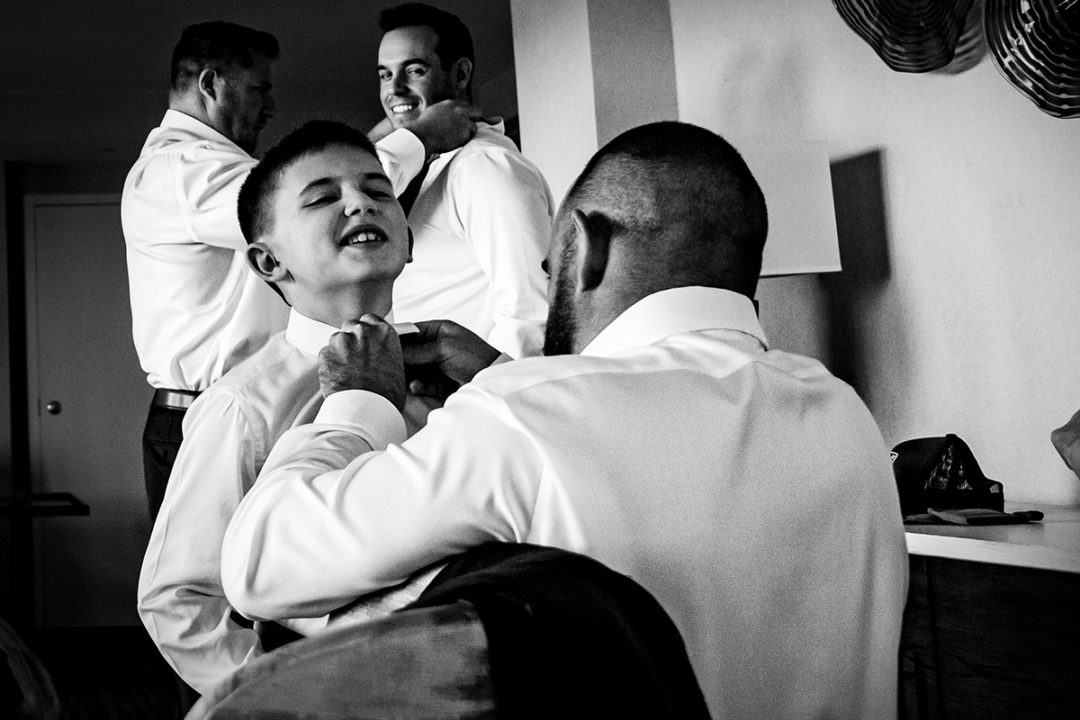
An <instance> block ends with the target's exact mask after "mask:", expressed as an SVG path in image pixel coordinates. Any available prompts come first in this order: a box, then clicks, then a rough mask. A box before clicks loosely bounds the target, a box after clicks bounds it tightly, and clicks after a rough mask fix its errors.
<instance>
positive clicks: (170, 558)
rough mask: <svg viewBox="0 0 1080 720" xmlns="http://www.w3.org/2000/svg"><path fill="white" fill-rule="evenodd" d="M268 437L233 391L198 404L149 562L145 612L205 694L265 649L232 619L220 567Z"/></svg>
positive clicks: (165, 650)
mask: <svg viewBox="0 0 1080 720" xmlns="http://www.w3.org/2000/svg"><path fill="white" fill-rule="evenodd" d="M264 435H265V431H262V429H261V428H259V429H254V428H252V427H251V425H250V423H249V422H248V420H247V417H246V414H245V413H244V411H243V407H242V404H241V401H240V400H239V399H238V398H236V397H234V396H232V395H230V394H225V393H213V392H211V393H207V394H204V395H203V396H202V397H200V398H199V399H198V400H197V401H196V402H195V404H194V405H192V407H191V408H190V409H189V410H188V412H187V415H186V416H185V418H184V441H183V443H182V444H181V446H180V452H179V454H178V455H177V458H176V464H175V465H174V466H173V470H172V474H171V475H170V477H169V484H168V486H167V490H166V494H165V500H164V502H163V503H162V507H161V510H160V512H159V514H158V518H157V521H156V522H155V523H154V528H153V531H152V532H151V535H150V542H149V545H148V546H147V550H146V555H145V558H144V560H143V566H142V571H141V573H140V577H139V603H138V609H139V615H140V617H141V618H142V621H143V624H144V625H145V626H146V629H147V631H149V633H150V636H151V637H152V638H153V640H154V642H155V643H156V644H157V646H158V648H160V649H161V652H162V654H163V655H164V656H165V658H166V659H167V660H168V661H169V664H170V665H172V666H173V668H174V669H175V670H176V672H177V673H178V674H179V675H180V676H181V677H182V678H184V680H185V681H186V682H187V683H188V684H190V685H191V686H192V687H194V688H195V689H196V690H198V691H199V692H200V693H202V692H205V691H206V690H208V689H209V688H210V687H211V686H213V685H214V683H216V682H217V681H218V680H221V679H222V678H224V677H226V676H227V675H229V674H230V673H231V672H232V671H233V670H235V669H236V668H237V667H239V666H240V665H242V664H244V663H246V662H247V661H248V660H250V659H251V658H252V657H255V656H256V655H258V654H260V652H261V649H260V646H259V639H258V636H257V634H256V632H255V631H254V630H252V629H249V628H245V627H243V626H241V625H239V624H237V623H236V622H234V621H233V620H232V619H231V618H230V612H231V607H230V606H229V602H228V600H226V599H225V593H224V591H223V590H222V587H221V576H220V572H221V569H220V568H221V540H222V537H223V536H224V534H225V528H226V525H227V524H228V521H229V517H230V516H231V515H232V512H233V511H234V510H235V508H236V506H237V505H238V504H239V502H240V499H241V498H242V497H243V495H244V491H245V489H247V488H248V487H250V485H251V483H252V482H254V478H255V473H256V468H255V457H256V455H257V454H258V450H257V448H256V447H255V446H254V440H253V438H256V437H263V436H264Z"/></svg>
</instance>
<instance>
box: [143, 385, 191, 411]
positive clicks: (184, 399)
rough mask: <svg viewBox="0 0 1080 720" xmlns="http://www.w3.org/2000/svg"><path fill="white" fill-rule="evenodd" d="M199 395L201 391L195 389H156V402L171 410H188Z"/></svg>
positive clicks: (159, 405)
mask: <svg viewBox="0 0 1080 720" xmlns="http://www.w3.org/2000/svg"><path fill="white" fill-rule="evenodd" d="M197 397H199V393H198V392H197V391H195V390H168V389H166V388H157V389H156V390H154V404H155V405H157V406H158V407H163V408H169V409H170V410H187V409H188V408H189V407H191V403H193V402H195V398H197Z"/></svg>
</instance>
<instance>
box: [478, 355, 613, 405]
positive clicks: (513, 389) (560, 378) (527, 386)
mask: <svg viewBox="0 0 1080 720" xmlns="http://www.w3.org/2000/svg"><path fill="white" fill-rule="evenodd" d="M618 368H619V361H618V360H613V359H611V358H604V357H595V356H586V355H555V356H536V357H528V358H521V359H520V360H510V361H508V362H502V363H496V364H495V365H492V366H490V367H488V368H486V369H485V370H483V371H482V372H480V373H479V374H477V376H476V377H475V378H473V380H472V382H471V383H469V384H468V385H466V386H465V387H467V388H472V389H473V390H476V391H478V392H482V393H488V394H492V395H512V394H515V393H521V392H526V391H531V390H534V389H537V388H543V387H550V386H551V385H555V384H558V383H561V382H564V381H566V380H569V379H571V378H581V377H583V376H586V375H595V374H599V373H604V372H612V371H617V370H618Z"/></svg>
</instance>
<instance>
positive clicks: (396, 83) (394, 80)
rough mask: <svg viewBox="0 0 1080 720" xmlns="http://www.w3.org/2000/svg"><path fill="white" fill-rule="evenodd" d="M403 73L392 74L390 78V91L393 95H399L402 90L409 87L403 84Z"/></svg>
mask: <svg viewBox="0 0 1080 720" xmlns="http://www.w3.org/2000/svg"><path fill="white" fill-rule="evenodd" d="M405 80H406V78H405V73H403V72H399V73H394V74H393V75H391V76H390V81H389V84H390V91H391V92H393V93H400V92H401V91H402V90H408V89H409V86H408V85H407V84H406V82H405Z"/></svg>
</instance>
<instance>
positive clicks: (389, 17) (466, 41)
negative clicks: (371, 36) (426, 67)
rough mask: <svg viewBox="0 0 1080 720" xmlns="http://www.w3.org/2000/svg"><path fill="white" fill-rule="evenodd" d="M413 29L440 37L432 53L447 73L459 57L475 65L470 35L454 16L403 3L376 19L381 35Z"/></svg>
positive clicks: (417, 4)
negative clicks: (401, 29)
mask: <svg viewBox="0 0 1080 720" xmlns="http://www.w3.org/2000/svg"><path fill="white" fill-rule="evenodd" d="M416 26H426V27H429V28H431V29H432V30H434V31H435V34H436V35H437V36H438V37H439V42H438V44H437V45H436V46H435V54H436V55H438V56H439V62H440V63H441V64H442V69H443V70H449V69H450V66H451V65H453V64H454V62H455V61H456V60H458V59H459V58H468V59H469V60H470V61H471V62H472V63H473V64H474V65H475V64H476V58H475V57H474V55H475V53H474V52H473V41H472V34H471V33H470V32H469V28H467V27H465V23H463V22H461V19H460V18H459V17H458V16H457V15H454V14H453V13H450V12H447V11H446V10H441V9H439V8H437V7H433V6H431V5H426V4H424V3H403V4H401V5H395V6H394V7H391V8H387V9H385V10H383V11H382V14H381V15H380V16H379V29H381V30H382V31H383V33H384V34H385V33H388V32H390V31H391V30H397V29H398V28H402V27H416Z"/></svg>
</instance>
